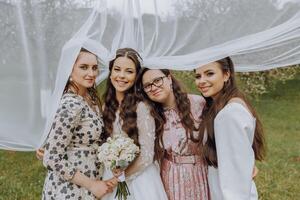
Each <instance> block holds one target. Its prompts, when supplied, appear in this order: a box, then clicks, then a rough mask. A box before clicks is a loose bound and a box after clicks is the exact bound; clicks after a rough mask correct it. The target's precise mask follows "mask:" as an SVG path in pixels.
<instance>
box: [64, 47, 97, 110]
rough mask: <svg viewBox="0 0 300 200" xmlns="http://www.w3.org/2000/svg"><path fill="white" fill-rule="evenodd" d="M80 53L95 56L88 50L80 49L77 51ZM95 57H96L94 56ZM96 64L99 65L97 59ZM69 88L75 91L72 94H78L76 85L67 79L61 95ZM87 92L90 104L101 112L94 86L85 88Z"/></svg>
mask: <svg viewBox="0 0 300 200" xmlns="http://www.w3.org/2000/svg"><path fill="white" fill-rule="evenodd" d="M81 52H86V53H90V54H93V55H95V54H94V53H92V52H90V51H88V50H87V49H85V48H81V49H80V51H79V53H81ZM95 56H96V55H95ZM78 57H79V54H78V56H77V58H76V61H75V63H76V62H77V59H78ZM96 58H97V56H96ZM97 64H99V62H98V59H97ZM70 88H73V89H74V90H75V91H74V92H75V93H76V94H78V91H79V88H78V87H77V85H76V83H74V81H72V80H71V79H70V78H69V79H68V81H67V84H66V86H65V89H64V92H63V94H65V93H67V92H69V91H70ZM87 91H88V94H89V95H90V97H91V98H92V103H93V104H94V105H96V106H97V107H98V110H99V112H101V110H102V105H101V101H100V98H99V96H98V93H97V89H96V85H94V86H93V87H90V88H87Z"/></svg>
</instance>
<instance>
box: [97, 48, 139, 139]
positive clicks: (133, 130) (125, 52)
mask: <svg viewBox="0 0 300 200" xmlns="http://www.w3.org/2000/svg"><path fill="white" fill-rule="evenodd" d="M119 57H126V58H128V59H130V60H132V61H133V62H134V64H135V67H136V74H138V73H139V71H140V69H141V63H140V60H141V57H140V55H139V54H138V52H136V51H135V50H134V49H131V48H123V49H118V50H117V52H116V57H115V58H114V59H113V60H111V61H110V62H109V76H108V77H110V75H111V71H112V68H113V65H114V62H115V60H116V59H117V58H119ZM103 99H104V111H103V120H104V126H105V134H104V137H105V138H107V137H109V136H111V135H112V132H113V123H114V121H115V120H116V112H117V110H118V108H119V106H120V118H121V119H122V121H123V125H122V130H123V131H124V132H125V133H127V134H128V136H129V137H130V138H132V139H133V140H134V141H135V143H136V144H138V145H139V142H138V128H137V123H136V121H137V114H136V108H137V103H138V102H139V99H138V98H137V96H136V93H135V84H134V85H133V86H132V87H131V88H130V89H128V90H127V91H126V92H125V95H124V99H123V100H122V102H121V105H119V102H118V101H117V98H116V89H115V87H114V86H113V85H112V83H111V80H110V78H108V79H107V82H106V91H105V93H104V95H103Z"/></svg>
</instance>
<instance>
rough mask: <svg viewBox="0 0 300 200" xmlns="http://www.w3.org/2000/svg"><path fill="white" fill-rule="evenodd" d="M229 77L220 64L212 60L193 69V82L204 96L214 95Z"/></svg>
mask: <svg viewBox="0 0 300 200" xmlns="http://www.w3.org/2000/svg"><path fill="white" fill-rule="evenodd" d="M229 77H230V74H229V72H225V73H224V72H223V70H222V66H221V64H219V63H218V62H212V63H209V64H207V65H203V66H201V67H199V68H197V69H196V70H195V78H196V79H195V83H196V86H197V88H198V90H199V91H200V92H201V93H202V95H203V96H204V97H212V98H214V97H216V96H217V95H218V94H219V92H220V91H221V90H222V88H223V87H224V83H225V82H226V81H228V79H229Z"/></svg>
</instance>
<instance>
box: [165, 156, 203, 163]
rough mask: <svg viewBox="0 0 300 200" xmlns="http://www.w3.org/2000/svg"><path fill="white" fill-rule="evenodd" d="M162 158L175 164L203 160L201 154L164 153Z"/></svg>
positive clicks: (200, 161)
mask: <svg viewBox="0 0 300 200" xmlns="http://www.w3.org/2000/svg"><path fill="white" fill-rule="evenodd" d="M164 158H165V159H167V160H168V161H171V162H173V163H177V164H196V163H202V162H203V158H202V156H199V155H190V156H180V155H173V154H169V153H165V155H164Z"/></svg>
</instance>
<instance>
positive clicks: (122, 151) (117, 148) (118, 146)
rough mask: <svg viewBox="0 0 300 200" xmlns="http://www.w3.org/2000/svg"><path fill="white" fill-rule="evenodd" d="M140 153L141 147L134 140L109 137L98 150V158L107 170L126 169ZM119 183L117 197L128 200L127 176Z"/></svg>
mask: <svg viewBox="0 0 300 200" xmlns="http://www.w3.org/2000/svg"><path fill="white" fill-rule="evenodd" d="M138 153H139V147H138V146H137V145H136V144H135V143H134V141H133V139H131V138H129V137H126V136H123V135H121V134H119V135H116V136H114V137H113V138H111V137H109V138H108V139H107V141H106V142H105V143H103V144H102V145H101V146H100V147H99V149H98V158H99V161H100V162H102V163H103V164H104V166H105V168H106V169H110V170H115V169H125V168H126V167H128V165H129V164H130V163H131V162H132V161H133V160H134V159H135V157H136V156H137V155H138ZM118 179H119V183H118V186H117V192H116V195H115V197H118V199H119V200H122V199H124V200H126V199H127V196H128V195H130V192H129V189H128V186H127V184H126V181H125V174H124V173H123V174H122V175H121V176H119V177H118Z"/></svg>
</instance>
